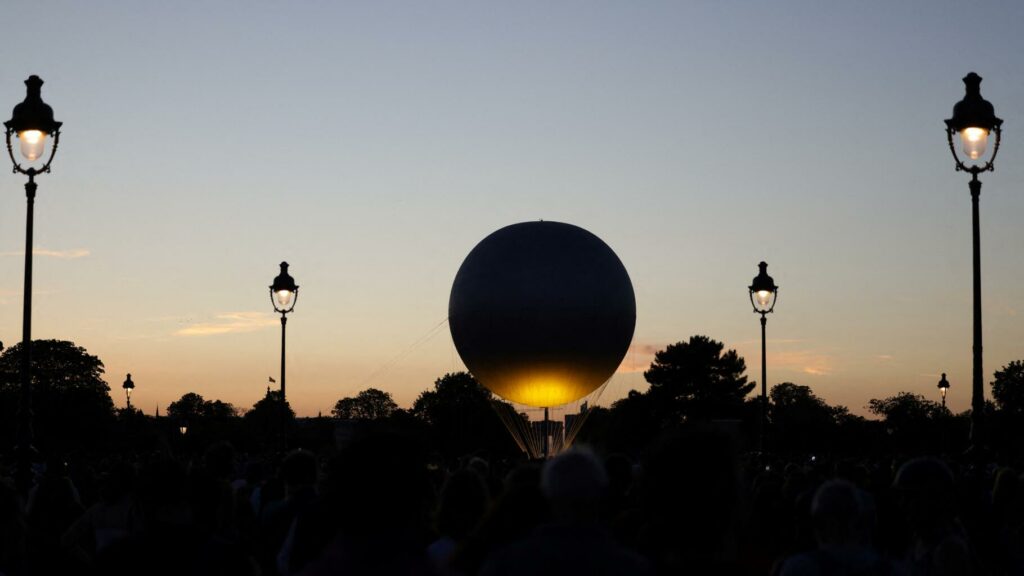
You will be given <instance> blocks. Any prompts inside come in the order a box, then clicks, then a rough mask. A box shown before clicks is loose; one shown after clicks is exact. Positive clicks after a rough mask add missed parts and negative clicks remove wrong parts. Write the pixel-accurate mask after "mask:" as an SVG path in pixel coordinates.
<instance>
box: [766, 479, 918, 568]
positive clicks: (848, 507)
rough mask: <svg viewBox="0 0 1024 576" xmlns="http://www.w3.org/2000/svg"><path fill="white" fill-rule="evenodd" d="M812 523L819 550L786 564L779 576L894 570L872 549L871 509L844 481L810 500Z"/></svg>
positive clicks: (830, 484)
mask: <svg viewBox="0 0 1024 576" xmlns="http://www.w3.org/2000/svg"><path fill="white" fill-rule="evenodd" d="M811 522H812V524H813V528H814V539H815V541H817V544H818V548H817V550H813V551H811V552H806V553H803V554H796V555H794V556H791V557H789V558H787V559H786V560H785V563H784V564H783V565H782V569H781V570H780V572H779V576H885V575H895V574H898V573H899V572H897V570H896V569H895V566H893V565H892V564H891V563H890V562H888V561H887V560H886V559H884V558H882V557H881V556H880V555H879V554H878V553H877V552H875V550H874V549H873V548H872V547H871V529H872V526H873V524H874V506H873V504H872V502H871V498H870V497H869V496H868V495H867V494H866V493H864V492H863V491H862V490H861V489H860V488H857V487H856V486H854V485H853V484H851V483H850V482H848V481H846V480H839V479H835V480H829V481H827V482H825V483H824V484H822V485H821V486H820V487H819V488H818V490H817V491H816V492H815V493H814V499H813V500H811Z"/></svg>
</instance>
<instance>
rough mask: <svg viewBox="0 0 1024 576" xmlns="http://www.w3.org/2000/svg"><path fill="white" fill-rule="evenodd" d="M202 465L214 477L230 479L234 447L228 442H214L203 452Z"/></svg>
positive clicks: (232, 470)
mask: <svg viewBox="0 0 1024 576" xmlns="http://www.w3.org/2000/svg"><path fill="white" fill-rule="evenodd" d="M203 466H204V467H205V468H206V472H207V473H208V474H210V475H211V476H213V477H214V478H220V479H224V480H227V479H230V478H231V476H232V475H233V474H234V472H235V449H234V447H232V446H231V443H230V442H215V443H213V444H211V445H210V447H209V448H207V449H206V453H205V454H203Z"/></svg>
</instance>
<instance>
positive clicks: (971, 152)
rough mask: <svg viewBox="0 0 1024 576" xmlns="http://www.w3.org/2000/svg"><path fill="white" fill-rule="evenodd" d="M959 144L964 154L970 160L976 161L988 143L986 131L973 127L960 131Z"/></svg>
mask: <svg viewBox="0 0 1024 576" xmlns="http://www.w3.org/2000/svg"><path fill="white" fill-rule="evenodd" d="M960 142H961V143H962V144H963V148H964V154H966V155H967V157H968V158H970V159H971V160H977V159H978V158H981V155H982V154H984V153H985V145H986V144H987V143H988V130H985V129H984V128H973V127H972V128H964V129H963V130H961V131H960Z"/></svg>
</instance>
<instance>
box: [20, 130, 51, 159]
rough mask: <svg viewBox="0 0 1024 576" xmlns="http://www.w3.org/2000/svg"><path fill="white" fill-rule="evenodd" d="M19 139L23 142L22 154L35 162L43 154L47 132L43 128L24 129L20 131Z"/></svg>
mask: <svg viewBox="0 0 1024 576" xmlns="http://www.w3.org/2000/svg"><path fill="white" fill-rule="evenodd" d="M18 141H19V142H20V144H21V155H22V156H24V157H25V159H26V160H28V161H29V162H34V161H36V160H38V159H39V157H40V156H42V155H43V145H44V144H45V143H46V132H43V131H42V130H23V131H21V132H18Z"/></svg>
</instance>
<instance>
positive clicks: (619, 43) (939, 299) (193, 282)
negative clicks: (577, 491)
mask: <svg viewBox="0 0 1024 576" xmlns="http://www.w3.org/2000/svg"><path fill="white" fill-rule="evenodd" d="M3 21H4V24H5V26H4V28H5V42H4V48H3V49H2V50H0V54H2V55H3V58H2V59H0V62H2V66H0V113H2V114H4V118H3V119H4V120H6V119H7V118H9V116H10V111H11V108H13V106H14V105H15V104H17V103H18V102H20V101H21V100H22V99H23V98H24V96H25V86H24V84H23V81H24V80H25V79H26V78H27V77H28V76H29V75H31V74H37V75H39V76H40V77H42V79H43V80H44V81H45V82H46V84H45V85H44V86H43V90H42V95H43V98H44V99H45V100H46V101H47V102H48V103H49V104H50V105H52V106H53V109H54V111H55V114H56V117H57V119H58V120H61V121H63V122H64V128H63V132H62V137H61V142H60V151H59V152H58V154H57V157H56V160H55V161H54V164H53V173H52V174H47V175H43V176H41V177H40V178H39V179H38V183H39V190H38V197H37V201H36V218H35V235H36V236H35V239H36V241H35V245H36V258H35V289H34V331H33V336H34V337H35V338H56V339H63V340H71V341H74V342H75V343H76V344H78V345H80V346H83V347H85V348H86V349H87V350H88V351H89V352H91V353H93V354H95V355H97V356H99V357H100V359H102V360H103V362H104V363H105V364H106V368H107V381H108V382H109V383H110V385H111V387H112V389H113V394H114V399H115V402H116V404H117V405H118V406H122V405H123V403H124V396H123V394H122V392H121V390H120V384H121V382H122V381H123V380H124V378H125V374H126V373H128V372H131V374H132V378H133V380H134V381H135V382H136V385H137V388H136V390H135V393H134V395H133V404H135V405H137V406H139V407H141V408H143V409H144V410H145V411H146V412H148V413H152V411H153V409H154V408H155V407H156V405H158V404H159V405H160V406H161V409H163V408H164V407H166V405H167V404H168V403H169V402H171V401H172V400H175V399H177V398H179V397H180V396H181V395H182V394H183V393H185V392H189V391H194V392H198V393H200V394H202V395H203V396H204V397H206V398H208V399H214V398H217V399H221V400H224V401H227V402H231V403H233V404H235V405H236V406H238V407H240V408H249V407H251V406H252V404H253V403H254V402H256V401H257V400H258V399H259V398H261V397H262V396H263V394H264V392H265V389H266V386H267V378H268V376H273V377H274V378H275V379H276V378H277V375H278V370H279V354H280V349H279V346H280V324H279V321H278V318H277V317H276V316H275V315H274V314H273V312H272V309H271V304H270V299H269V296H268V291H267V286H268V285H269V284H270V282H271V281H272V279H273V277H274V276H275V275H276V274H277V273H278V263H279V262H281V261H282V260H287V261H288V262H289V263H290V264H291V273H292V275H293V276H294V277H295V279H296V282H297V283H298V284H299V285H300V296H299V300H298V303H297V306H296V308H295V312H294V314H292V315H291V316H290V317H289V323H288V368H289V370H288V395H289V400H290V401H291V403H292V406H293V407H294V408H295V409H296V410H297V411H298V412H299V414H301V415H316V414H317V412H318V411H322V412H324V413H325V414H326V413H328V412H329V411H330V409H331V407H332V406H333V405H334V402H335V401H336V400H338V399H339V398H341V397H343V396H349V395H354V394H355V393H357V392H358V391H359V390H362V389H364V388H367V387H371V386H372V387H376V388H380V389H383V390H386V391H388V392H390V393H392V395H393V396H394V398H395V400H396V401H397V402H398V403H399V404H400V405H403V406H408V405H410V404H411V403H412V401H413V400H414V399H415V397H416V396H417V395H418V394H419V392H420V391H422V390H424V389H427V388H428V387H430V386H431V384H432V383H433V381H434V379H436V378H437V377H439V376H441V375H442V374H444V373H445V372H450V371H455V370H462V369H464V367H463V365H462V363H461V361H460V360H459V358H458V355H457V353H456V352H455V349H454V346H453V345H452V341H451V337H450V334H449V332H448V328H447V325H446V324H445V318H446V315H447V306H448V294H449V290H450V289H451V284H452V280H453V279H454V277H455V273H456V271H457V270H458V267H459V265H460V263H461V262H462V260H463V258H465V256H466V255H467V254H468V253H469V251H470V250H471V249H472V248H473V246H474V245H476V243H477V242H479V241H480V240H481V239H483V238H484V237H485V236H487V235H488V234H489V233H491V232H492V231H494V230H496V229H498V228H500V227H502V226H505V225H508V224H512V223H515V222H521V221H526V220H537V219H544V220H555V221H563V222H569V223H572V224H576V225H578V226H582V227H584V228H586V229H588V230H590V231H591V232H593V233H594V234H596V235H597V236H599V237H600V238H602V239H603V240H604V241H605V242H606V243H608V245H609V246H611V247H612V249H614V250H615V251H616V253H617V254H618V255H619V257H620V258H621V260H622V261H623V263H624V264H625V266H626V269H627V270H628V271H629V274H630V276H631V278H632V281H633V285H634V289H635V292H636V297H637V324H636V333H635V336H634V340H633V347H632V349H631V352H630V353H629V354H628V355H627V357H626V360H625V362H624V364H623V366H622V368H621V369H620V371H619V373H618V374H616V376H615V377H614V378H613V379H612V381H611V383H610V384H609V387H608V389H607V390H606V392H605V394H604V399H605V400H609V399H614V398H617V397H620V396H622V395H624V394H625V393H626V392H627V391H628V390H629V389H631V388H639V389H643V388H644V387H645V386H646V384H645V383H644V380H643V376H642V374H641V372H642V371H643V370H644V369H645V368H646V367H647V366H648V365H649V363H650V361H651V360H652V357H653V352H654V351H656V350H659V349H661V348H664V347H665V346H666V345H667V344H669V343H672V342H676V341H679V340H683V339H687V338H689V337H690V336H691V335H694V334H705V335H708V336H710V337H712V338H715V339H716V340H720V341H722V342H724V343H725V344H726V346H728V347H730V348H735V349H737V350H738V352H739V353H740V354H741V355H742V356H743V357H744V358H745V359H746V361H747V366H748V369H749V370H748V375H749V377H750V378H751V379H752V380H758V381H759V380H760V372H759V366H760V328H759V324H758V321H757V316H756V315H755V314H753V313H752V310H751V306H750V303H749V299H748V297H747V288H746V287H747V285H748V284H749V283H750V281H751V279H752V278H753V277H754V276H755V275H756V273H757V263H758V262H759V261H761V260H765V261H767V262H768V264H769V266H768V271H769V273H770V274H771V275H772V276H773V277H774V278H775V281H776V282H777V283H778V284H779V286H780V287H781V289H780V293H779V299H778V305H777V307H776V312H775V314H773V315H772V316H770V318H769V322H768V350H769V354H768V362H769V366H768V370H769V373H768V381H769V384H770V385H774V384H777V383H779V382H784V381H792V382H795V383H798V384H804V385H808V386H811V387H812V388H813V389H814V391H815V393H817V394H818V395H820V396H822V397H823V398H825V399H826V400H827V401H829V402H830V403H835V404H844V405H847V406H848V407H849V408H850V409H851V410H852V411H854V412H857V413H862V414H863V413H865V408H864V406H865V405H866V404H867V402H868V400H869V399H870V398H879V397H884V396H890V395H893V394H895V393H897V392H900V391H910V392H915V393H919V394H923V395H925V396H926V397H928V398H931V399H935V400H937V399H938V393H937V390H936V387H935V386H936V382H937V381H938V380H939V376H940V373H941V372H946V373H948V378H949V381H950V382H951V384H952V388H951V390H950V395H949V405H950V408H951V409H953V410H954V411H961V410H965V409H967V408H968V407H969V401H970V370H971V321H972V317H971V284H970V281H971V236H970V234H971V228H970V224H971V220H970V215H971V212H970V196H969V193H968V189H967V181H968V176H966V175H964V174H963V173H956V172H954V170H953V161H952V158H951V157H950V154H949V151H948V149H947V147H946V141H945V135H944V124H943V122H942V121H943V119H945V118H948V117H949V116H950V114H951V111H952V106H953V104H954V103H955V102H956V101H957V100H959V99H960V98H961V97H962V96H963V92H964V89H963V83H962V82H961V78H962V77H963V76H964V75H966V74H967V73H968V72H970V71H975V72H977V73H978V74H980V75H981V76H982V77H983V78H984V81H983V82H982V85H981V90H982V95H983V96H984V97H985V98H986V99H988V100H989V101H990V102H992V103H993V104H994V105H995V110H996V114H997V115H998V116H1000V117H1001V118H1003V119H1004V121H1005V124H1004V136H1005V137H1004V139H1003V147H1002V148H1001V150H1000V152H999V158H998V160H997V164H996V167H997V169H996V171H995V172H993V173H990V174H985V175H983V176H982V181H983V183H984V187H983V190H982V195H981V223H982V228H981V230H982V274H983V287H984V300H983V302H984V329H985V332H984V335H985V372H986V382H988V381H989V380H991V375H992V373H993V372H994V371H995V370H998V369H999V368H1000V367H1001V366H1003V365H1005V364H1007V363H1008V362H1010V361H1011V360H1016V359H1024V255H1022V249H1024V225H1022V221H1024V146H1022V145H1021V144H1020V143H1021V142H1022V141H1024V60H1022V58H1021V57H1022V55H1024V36H1022V35H1021V33H1020V26H1021V24H1022V23H1024V3H1021V2H1018V1H1012V0H1007V1H1005V2H970V3H965V2H948V1H935V0H919V1H913V2H881V1H877V2H874V1H873V2H830V3H823V2H818V1H810V0H809V1H805V2H781V1H780V2H764V1H729V2H715V1H695V2H646V1H645V2H601V1H593V0H587V1H582V0H580V1H564V2H551V1H547V2H529V1H525V2H505V3H499V2H446V1H440V2H411V1H410V2H391V1H383V2H362V3H349V2H329V1H316V2H314V1H296V2H282V1H273V2H271V1H262V2H261V1H245V2H241V1H239V2H198V1H196V2H193V1H179V2H155V1H151V2H150V1H147V2H142V1H127V0H125V1H122V2H111V1H104V0H97V1H93V2H75V1H70V0H69V1H64V2H11V3H8V4H7V5H5V6H4V9H3ZM23 184H24V177H22V176H20V175H14V174H10V173H9V170H4V171H3V175H2V176H0V267H2V270H3V273H2V275H0V340H2V341H3V342H4V344H5V345H11V344H14V343H15V342H17V341H19V340H20V338H21V302H22V272H23V267H22V265H23V263H22V258H21V256H22V254H23V252H22V251H23V243H24V233H25V228H24V226H25V222H24V219H25V196H24V191H23Z"/></svg>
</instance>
